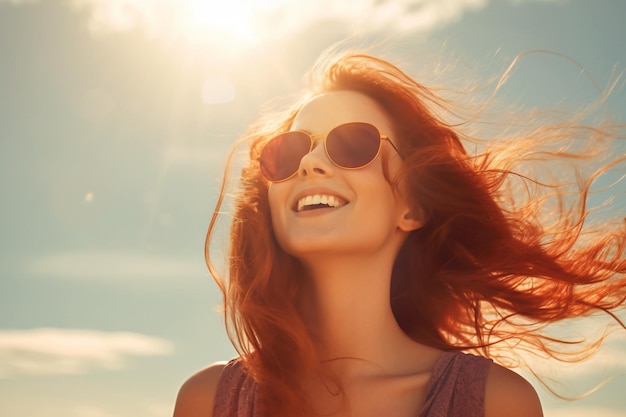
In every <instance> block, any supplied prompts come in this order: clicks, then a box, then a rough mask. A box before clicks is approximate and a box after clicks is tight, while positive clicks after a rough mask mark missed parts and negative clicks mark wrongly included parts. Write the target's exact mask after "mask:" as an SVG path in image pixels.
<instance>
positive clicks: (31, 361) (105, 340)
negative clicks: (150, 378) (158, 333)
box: [0, 328, 174, 378]
mask: <svg viewBox="0 0 626 417" xmlns="http://www.w3.org/2000/svg"><path fill="white" fill-rule="evenodd" d="M173 350H174V349H173V345H172V343H171V342H169V341H167V340H163V339H159V338H156V337H151V336H146V335H142V334H138V333H130V332H102V331H96V330H82V329H55V328H42V329H32V330H2V331H0V378H8V377H12V376H16V375H29V374H30V375H72V374H84V373H87V372H88V371H90V370H92V369H122V368H124V367H125V366H126V361H127V357H128V356H155V355H169V354H171V353H172V352H173Z"/></svg>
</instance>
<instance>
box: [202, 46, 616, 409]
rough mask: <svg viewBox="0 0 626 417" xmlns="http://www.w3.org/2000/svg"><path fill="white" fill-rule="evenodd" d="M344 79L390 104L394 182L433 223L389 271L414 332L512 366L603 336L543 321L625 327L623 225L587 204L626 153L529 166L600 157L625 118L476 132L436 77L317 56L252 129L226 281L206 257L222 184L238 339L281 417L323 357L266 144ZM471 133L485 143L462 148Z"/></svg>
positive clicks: (564, 354)
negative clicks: (295, 95)
mask: <svg viewBox="0 0 626 417" xmlns="http://www.w3.org/2000/svg"><path fill="white" fill-rule="evenodd" d="M336 90H352V91H357V92H360V93H363V94H365V95H367V96H369V97H371V98H373V99H374V100H375V101H377V102H378V103H379V104H380V105H381V107H382V108H383V109H385V111H386V112H387V114H388V116H389V118H390V119H391V121H392V123H393V125H394V127H395V134H396V137H395V138H394V139H395V142H396V143H397V145H398V147H399V150H400V154H401V155H402V158H403V165H402V169H401V171H400V174H399V175H398V176H397V177H396V178H389V179H388V180H389V181H390V182H392V183H393V185H394V186H395V187H401V188H402V189H400V190H399V191H401V192H403V193H404V194H405V196H406V198H407V199H408V201H409V202H410V204H411V205H412V206H413V207H414V208H415V210H419V212H421V213H423V215H424V216H425V218H426V219H427V221H426V224H425V226H424V227H422V228H421V229H419V230H416V231H414V232H412V233H411V234H410V235H409V236H408V238H407V239H406V241H405V243H404V245H403V247H402V248H401V249H400V252H399V254H398V256H397V259H396V261H395V265H394V268H393V273H392V281H391V299H390V302H391V305H392V309H393V312H394V315H395V318H396V320H397V322H398V323H399V325H400V326H401V328H402V329H403V330H404V331H405V332H406V334H407V335H409V336H410V337H412V338H413V339H414V340H415V341H417V342H419V343H422V344H425V345H428V346H432V347H436V348H439V349H443V350H470V351H474V352H477V353H479V354H482V355H484V356H487V357H491V358H494V360H496V361H497V362H500V363H505V364H507V365H511V363H510V362H509V363H506V362H507V358H509V359H510V358H511V357H514V356H512V355H508V356H507V353H509V354H510V353H511V352H513V351H515V350H516V349H522V348H525V349H526V350H529V351H531V352H536V353H538V354H541V355H543V356H545V355H546V354H547V355H548V356H551V357H556V358H559V359H562V360H579V359H582V358H583V357H584V356H585V355H586V354H587V353H588V352H589V350H590V349H592V348H593V347H594V346H595V345H596V344H597V343H599V340H597V341H596V342H590V341H587V342H585V343H583V344H582V345H581V346H583V347H581V348H580V349H577V350H575V351H573V350H572V349H571V346H572V344H573V343H575V342H581V343H582V341H577V340H570V339H561V338H557V337H554V336H550V335H549V333H547V332H545V331H544V330H545V327H546V326H548V325H549V324H551V323H555V322H558V321H562V320H564V319H568V318H575V317H580V316H584V315H590V314H592V313H594V312H603V313H606V314H608V315H610V316H611V317H612V318H614V319H615V321H616V322H617V323H618V324H619V325H620V326H621V327H624V325H623V323H621V322H620V321H619V318H618V317H617V316H616V315H615V313H614V310H616V309H618V308H619V307H622V306H623V305H624V303H625V300H626V255H625V253H626V232H625V230H626V228H625V227H624V226H625V224H624V223H625V222H621V223H620V221H617V222H614V223H610V224H609V223H608V221H607V222H606V224H600V225H596V227H590V226H589V225H588V224H587V223H589V222H588V221H587V217H588V215H589V212H590V209H589V208H588V207H587V200H588V194H589V193H590V188H591V185H592V183H593V182H594V180H596V179H597V178H598V177H599V176H600V175H601V174H602V173H603V172H604V171H606V170H608V169H610V168H611V167H614V166H616V165H617V164H621V163H624V162H625V159H626V157H621V158H620V157H618V158H617V159H614V160H612V161H607V162H604V163H603V165H602V166H601V167H600V168H599V169H598V170H597V171H596V172H594V173H591V174H587V175H583V174H582V171H580V170H576V168H575V167H573V168H571V169H572V172H573V173H574V174H575V180H574V181H565V180H561V181H559V180H554V181H551V182H549V181H544V180H543V179H542V178H540V176H539V175H534V174H533V172H535V171H533V170H531V169H528V167H534V168H537V167H541V165H543V166H544V168H545V164H550V165H551V166H559V167H561V166H565V165H568V164H569V163H570V162H572V163H574V162H580V161H583V162H585V160H586V159H589V160H591V159H594V158H596V159H597V158H598V157H600V156H602V155H601V152H599V151H596V152H590V151H589V150H590V149H597V146H598V144H604V143H607V141H611V140H621V139H623V138H622V137H621V136H620V135H621V134H622V133H621V132H622V131H623V127H621V126H616V125H613V124H601V125H599V126H593V127H589V126H582V125H580V124H577V123H575V122H570V123H562V124H560V125H558V126H557V125H545V124H542V125H540V126H536V127H535V128H534V129H532V131H530V132H525V133H523V134H516V135H512V134H510V135H508V136H507V137H503V138H499V139H498V140H492V141H489V142H487V143H479V141H476V140H475V138H472V137H470V135H469V134H468V133H465V134H464V133H462V131H463V127H464V123H456V124H454V125H453V124H452V122H449V121H448V122H446V121H445V120H444V117H443V116H445V115H446V114H448V115H452V116H455V117H456V116H458V114H457V113H456V109H457V107H455V106H454V104H453V103H452V102H450V101H449V100H447V99H444V98H442V97H441V95H439V94H438V93H436V92H435V90H434V89H429V88H428V87H426V86H424V85H421V84H419V83H418V82H416V81H414V80H413V79H412V78H411V77H409V76H408V75H406V74H405V73H404V72H403V71H401V70H400V69H399V68H398V67H396V66H394V65H392V64H390V63H388V62H386V61H384V60H382V59H378V58H375V57H372V56H369V55H366V54H355V53H351V54H350V53H344V54H341V55H339V56H334V57H331V58H326V59H324V60H322V61H321V62H320V63H319V64H318V65H317V66H316V67H315V68H314V69H313V71H312V72H311V75H310V86H309V88H308V90H307V91H306V93H305V94H303V96H302V98H301V99H300V100H299V101H297V102H296V104H295V105H293V106H292V107H291V108H289V109H287V110H286V111H283V112H280V113H276V114H271V115H268V116H267V117H265V118H263V119H261V120H260V121H259V122H257V123H256V124H255V125H254V126H253V127H252V128H251V129H250V130H249V132H248V133H247V134H246V136H245V137H244V138H243V140H242V141H243V142H245V143H247V144H248V145H249V161H248V162H247V164H246V166H245V167H244V168H243V170H242V173H241V178H240V182H239V185H238V189H237V191H236V193H235V196H234V208H233V219H232V224H231V228H230V247H229V253H228V266H229V271H228V279H224V278H221V277H220V275H219V272H218V270H217V268H216V267H215V266H214V265H213V264H212V262H211V260H210V258H209V247H210V243H211V237H212V235H213V231H214V228H215V224H216V221H217V218H218V213H219V210H220V205H221V203H222V199H223V197H224V196H225V194H226V192H227V190H225V188H224V186H223V187H222V191H221V194H220V197H219V200H218V207H217V208H216V210H215V213H214V216H213V219H212V221H211V226H210V228H209V233H208V236H207V245H206V250H207V261H208V264H209V268H210V270H211V273H212V274H213V276H214V277H215V279H216V281H217V283H218V285H219V287H220V289H221V290H222V292H223V296H224V312H225V319H226V323H227V329H228V332H229V335H230V337H231V340H232V341H233V343H234V345H235V347H236V348H237V350H238V352H239V353H240V355H241V360H242V361H243V362H244V364H245V366H246V369H247V371H248V373H249V375H250V376H251V377H253V378H255V380H256V382H257V383H258V384H259V388H260V390H261V392H262V393H263V397H262V398H263V404H264V407H266V408H267V409H268V410H271V411H272V415H276V416H287V415H295V414H296V413H300V414H307V413H310V412H311V409H310V408H308V407H307V406H306V404H307V402H306V398H305V397H306V396H305V393H304V389H303V387H302V379H303V376H304V375H309V374H311V373H315V372H316V370H317V369H318V365H319V358H318V357H317V355H316V352H315V349H314V346H313V342H312V339H311V335H310V333H309V331H308V330H307V328H306V326H305V324H304V320H303V318H302V314H301V312H300V300H301V297H302V294H301V291H302V286H301V284H302V283H303V281H304V279H305V278H306V271H305V270H304V268H303V267H302V265H301V264H300V262H299V261H298V260H297V259H295V258H294V257H292V256H291V255H288V254H287V253H285V251H283V250H282V249H281V247H280V246H279V244H278V243H277V241H276V237H275V235H274V232H273V230H272V226H271V221H270V209H269V204H268V197H267V193H268V185H269V184H268V182H267V181H266V180H265V179H264V178H263V176H262V175H261V172H260V170H259V154H260V152H261V149H262V148H263V146H264V144H265V143H266V142H267V141H268V140H269V139H270V138H271V137H273V136H274V135H276V134H277V133H278V132H283V131H287V130H289V128H290V126H291V124H292V122H293V120H294V118H295V116H296V114H297V113H298V111H299V109H300V108H302V106H303V105H304V104H305V103H306V102H307V100H309V99H310V98H311V97H313V96H315V95H317V94H320V93H324V92H328V91H336ZM478 113H479V112H476V113H475V114H474V115H473V116H472V117H469V118H468V119H467V120H466V122H467V121H469V120H470V119H472V118H475V116H476V115H477V114H478ZM442 115H443V116H442ZM457 119H458V118H457ZM465 124H466V123H465ZM503 130H505V129H504V128H503ZM463 143H465V144H466V145H467V144H468V143H473V144H475V145H476V146H475V147H476V148H477V149H481V150H480V151H477V152H475V153H474V154H469V153H468V152H466V150H465V148H464V145H463ZM575 143H579V144H580V143H582V144H583V147H582V148H580V149H578V150H577V149H576V147H575V146H574V144H575ZM232 156H233V154H231V156H230V157H229V161H230V160H231V157H232ZM525 162H530V164H528V163H526V164H525ZM229 165H230V162H229V163H228V164H227V171H228V169H229ZM224 184H226V179H225V180H224ZM400 184H402V186H400ZM503 352H504V353H503Z"/></svg>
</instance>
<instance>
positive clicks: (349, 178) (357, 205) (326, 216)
mask: <svg viewBox="0 0 626 417" xmlns="http://www.w3.org/2000/svg"><path fill="white" fill-rule="evenodd" d="M348 122H367V123H369V124H372V125H374V126H376V127H377V128H378V130H379V131H380V133H381V134H382V135H385V136H388V137H390V139H391V140H392V141H394V140H395V138H394V134H393V129H392V124H391V121H390V119H389V117H388V116H387V115H386V114H385V112H384V111H383V110H382V109H381V108H380V106H379V105H378V103H376V102H375V101H374V100H372V99H371V98H369V97H368V96H365V95H363V94H361V93H357V92H353V91H336V92H330V93H326V94H323V95H320V96H316V97H315V98H313V99H312V100H311V101H310V102H308V103H307V104H306V105H305V106H304V107H303V108H302V110H301V111H300V112H299V113H298V115H297V116H296V118H295V120H294V122H293V125H292V128H291V130H301V131H305V132H308V133H310V134H314V135H315V134H320V133H327V132H329V131H330V130H332V129H333V128H335V127H337V126H339V125H341V124H344V123H348ZM401 164H402V160H401V158H400V156H399V155H398V153H397V152H396V151H395V150H394V149H393V147H392V146H391V145H390V144H389V143H388V142H387V141H383V143H382V148H381V152H380V154H379V155H378V157H377V158H376V159H375V160H374V161H373V162H372V163H371V164H370V165H367V166H365V167H363V168H360V169H344V168H340V167H338V166H337V165H335V164H333V163H332V162H331V161H330V160H329V158H328V156H327V154H326V152H325V150H324V140H323V137H322V138H320V139H318V140H317V141H316V142H315V143H314V145H313V149H312V151H311V152H310V153H308V154H306V155H305V156H304V157H303V158H302V159H301V160H300V165H299V169H298V171H297V173H296V174H295V175H294V176H293V177H291V178H290V179H288V180H286V181H283V182H275V183H271V184H270V188H269V203H270V210H271V217H272V225H273V228H274V232H275V234H276V237H277V239H278V242H279V244H280V245H281V247H282V248H283V249H284V250H285V251H286V252H288V253H290V254H292V255H294V256H295V257H297V258H299V259H301V260H306V259H307V257H309V256H310V257H311V259H313V257H315V256H316V255H320V254H324V253H333V254H339V253H351V254H357V253H358V254H363V255H367V253H373V252H375V251H377V250H381V249H382V248H384V247H386V246H387V245H388V244H390V243H391V242H395V244H396V246H398V242H400V243H401V241H402V240H403V239H404V236H405V234H406V232H407V231H408V230H404V229H406V228H407V225H406V222H407V212H408V211H409V210H408V208H407V206H406V204H405V203H404V201H403V199H402V198H401V196H400V195H399V192H398V191H396V192H395V193H394V190H393V188H392V185H391V184H390V183H389V182H388V180H387V179H386V178H385V175H384V173H383V166H386V170H387V172H388V173H389V174H390V175H389V177H390V178H394V176H395V174H396V173H397V172H398V170H399V169H400V167H401ZM317 196H319V197H317ZM307 197H310V198H309V201H307ZM320 202H321V204H317V203H320Z"/></svg>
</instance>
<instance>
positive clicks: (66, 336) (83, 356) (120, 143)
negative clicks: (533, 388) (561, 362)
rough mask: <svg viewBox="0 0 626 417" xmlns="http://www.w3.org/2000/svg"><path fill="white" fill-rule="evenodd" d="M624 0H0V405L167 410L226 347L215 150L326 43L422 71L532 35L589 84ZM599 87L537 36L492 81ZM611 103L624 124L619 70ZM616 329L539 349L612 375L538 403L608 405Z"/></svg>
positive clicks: (619, 23)
mask: <svg viewBox="0 0 626 417" xmlns="http://www.w3.org/2000/svg"><path fill="white" fill-rule="evenodd" d="M624 17H626V2H623V1H621V0H599V1H591V0H587V1H582V0H560V1H559V0H551V1H548V0H501V1H498V0H491V1H489V0H445V1H443V0H440V1H436V0H413V1H410V0H398V1H374V0H371V1H368V0H362V1H357V0H345V1H343V2H334V1H330V0H318V1H304V0H293V1H289V0H264V1H254V0H231V1H198V0H178V1H167V0H154V1H151V2H148V1H140V0H108V1H107V0H0V56H1V58H0V173H1V175H0V193H1V195H2V203H1V206H0V207H1V210H2V216H0V392H1V393H2V394H1V396H0V415H3V416H12V417H26V416H29V417H30V416H46V417H60V416H64V417H127V416H137V415H142V416H147V417H164V416H168V415H170V414H171V411H172V406H173V403H174V400H175V396H176V392H177V389H178V387H179V385H180V384H181V383H182V382H183V380H184V379H185V378H186V377H187V376H189V375H190V374H191V373H192V372H194V371H195V370H197V369H200V368H202V367H203V366H205V365H207V364H209V363H211V362H213V361H216V360H223V359H228V358H230V357H232V356H233V355H234V351H233V349H232V348H231V347H230V345H229V342H228V339H227V338H226V336H225V333H224V330H223V326H222V323H221V318H220V315H219V314H218V313H216V312H215V310H214V307H215V306H216V305H218V304H219V302H220V297H219V295H218V292H217V288H216V286H215V284H214V283H213V281H212V279H211V277H210V275H209V274H208V272H207V271H206V268H205V265H204V258H203V244H204V236H205V231H206V227H207V225H208V222H209V219H210V215H211V212H212V209H213V207H214V204H215V198H216V194H217V189H218V186H219V179H220V175H221V170H222V168H223V161H224V158H225V155H226V153H227V151H228V149H229V148H230V146H231V144H232V143H233V142H234V141H235V140H236V139H237V138H238V136H239V135H240V134H241V133H242V132H243V131H244V130H245V128H246V127H247V126H248V125H249V123H251V122H252V121H253V120H254V119H255V118H256V116H257V115H258V114H259V112H260V110H261V108H262V107H263V106H264V105H265V104H266V103H267V102H268V101H270V100H272V99H274V98H276V97H284V96H285V95H289V94H294V93H296V92H297V91H298V90H299V89H300V88H301V87H302V84H301V79H302V76H303V74H304V73H305V72H306V70H307V69H308V68H309V67H310V65H311V64H312V63H313V62H314V61H315V59H316V57H317V56H318V55H319V53H320V52H321V51H323V50H324V49H326V48H327V47H328V46H330V45H331V44H333V43H334V42H336V41H339V40H342V39H345V38H346V37H351V39H352V42H354V43H356V44H359V45H363V46H365V47H372V48H374V50H376V51H385V53H386V56H392V57H397V58H398V62H399V63H400V64H401V66H402V67H403V68H405V69H406V70H407V71H408V72H410V73H420V74H426V75H425V77H427V78H428V74H430V78H431V79H432V80H436V77H435V72H434V71H433V69H434V68H438V67H439V68H443V67H445V68H448V67H450V66H451V64H452V63H454V64H455V65H454V68H455V69H454V71H453V72H452V73H453V74H454V77H450V78H449V80H448V81H449V82H450V85H455V84H456V83H458V82H459V81H460V80H472V79H474V78H475V79H477V80H478V81H483V82H484V81H485V80H487V79H488V78H489V77H491V76H497V75H499V74H501V73H502V71H503V70H504V69H505V68H506V67H507V66H508V64H509V63H510V62H511V61H512V60H513V59H514V57H515V56H517V55H518V54H520V53H525V52H528V51H533V50H550V51H554V52H556V53H560V54H565V55H567V56H568V57H570V58H572V59H573V60H575V61H576V62H577V63H578V64H579V65H580V66H581V67H583V68H584V69H585V70H586V71H587V73H588V74H589V75H590V76H591V77H592V78H593V80H594V81H595V82H596V83H597V85H598V86H600V90H602V89H604V88H605V87H606V86H607V85H610V84H611V82H612V81H613V80H615V76H616V74H617V73H619V72H622V71H624V70H625V69H626V48H624V44H626V28H625V26H624V25H623V19H624ZM383 41H384V42H383ZM455 77H456V78H455ZM420 80H421V81H424V82H427V81H428V80H422V79H420ZM437 81H440V82H441V83H443V82H444V81H442V80H437ZM598 97H599V93H598V91H597V90H595V89H594V87H593V84H592V83H591V82H590V81H589V79H588V78H586V77H585V76H584V75H581V70H580V68H579V67H578V66H577V65H575V64H573V63H571V62H570V61H568V60H566V59H563V58H560V57H559V56H557V55H554V54H552V55H546V54H537V53H535V54H531V55H529V56H527V57H526V58H524V59H523V60H522V63H521V64H520V65H519V67H518V69H517V70H516V71H515V72H514V74H513V77H512V79H511V81H510V82H509V83H508V84H507V86H506V87H505V88H503V90H502V91H501V93H500V95H499V97H498V99H500V100H503V101H505V102H515V103H517V104H518V105H519V106H520V107H524V108H530V107H534V106H539V107H545V106H548V107H549V106H561V107H566V108H575V107H576V106H579V105H581V104H585V103H587V102H590V101H593V100H594V99H597V98H598ZM607 107H608V110H609V111H610V112H611V113H612V114H613V115H614V117H615V118H616V119H617V120H619V121H621V122H626V110H625V109H626V89H625V88H624V83H623V81H621V82H619V83H618V84H617V86H616V88H615V89H614V92H613V95H612V96H611V97H610V99H609V100H608V102H607ZM613 152H617V153H619V152H621V153H623V152H624V147H621V148H615V149H614V150H613ZM621 174H622V173H619V172H618V173H617V176H619V175H621ZM624 189H625V187H624V185H623V184H621V185H620V186H619V188H618V189H617V190H621V191H620V192H621V193H622V194H621V195H619V196H618V198H617V200H616V201H615V204H614V207H616V208H615V210H617V211H618V212H621V213H623V212H624V211H625V210H626V199H625V198H624V194H623V192H624ZM576 326H578V327H581V328H593V327H597V326H598V324H597V322H596V321H593V322H591V324H590V323H589V322H585V323H577V324H576ZM625 340H626V338H624V337H621V338H620V337H618V336H615V337H612V338H611V339H610V340H609V341H608V343H607V345H606V347H605V348H604V349H603V351H602V352H601V353H600V354H599V355H598V357H597V358H595V360H594V361H592V362H590V363H588V364H584V365H582V366H579V367H575V368H572V369H569V368H568V369H563V368H560V367H559V368H556V369H557V370H555V371H553V372H554V373H555V375H556V376H558V377H559V378H560V379H562V380H564V381H563V382H565V383H566V387H567V388H568V389H569V390H570V392H571V393H573V394H576V393H578V394H580V393H581V392H582V391H583V390H585V389H589V388H592V387H593V386H594V385H595V384H597V383H599V382H601V381H603V380H604V379H605V378H607V377H612V379H611V380H610V382H608V384H607V385H605V386H603V387H602V388H601V389H600V390H599V391H597V392H596V393H595V394H593V395H591V396H589V397H588V398H586V399H584V400H581V401H577V402H574V403H565V402H562V401H558V400H557V399H556V398H554V397H553V396H551V395H550V394H549V393H547V392H545V391H544V390H541V391H540V392H541V396H542V399H543V402H544V406H545V408H546V415H547V416H549V417H550V416H551V417H561V416H565V415H568V416H574V417H577V416H582V415H594V416H596V417H615V416H618V415H623V410H624V409H626V399H625V398H624V396H623V392H624V390H625V388H626V359H624V358H626V342H625Z"/></svg>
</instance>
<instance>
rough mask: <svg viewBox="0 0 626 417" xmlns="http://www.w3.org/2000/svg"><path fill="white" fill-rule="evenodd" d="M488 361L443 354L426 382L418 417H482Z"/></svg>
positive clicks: (469, 356)
mask: <svg viewBox="0 0 626 417" xmlns="http://www.w3.org/2000/svg"><path fill="white" fill-rule="evenodd" d="M491 363H492V361H491V359H487V358H483V357H481V356H475V355H470V354H466V353H462V352H445V353H443V355H442V357H441V359H440V360H439V362H438V363H437V365H435V368H434V369H433V373H432V376H431V378H430V381H429V383H428V387H427V394H426V401H425V402H424V406H423V407H422V410H421V412H420V413H419V417H484V415H485V386H486V382H487V372H488V371H489V366H490V365H491Z"/></svg>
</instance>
